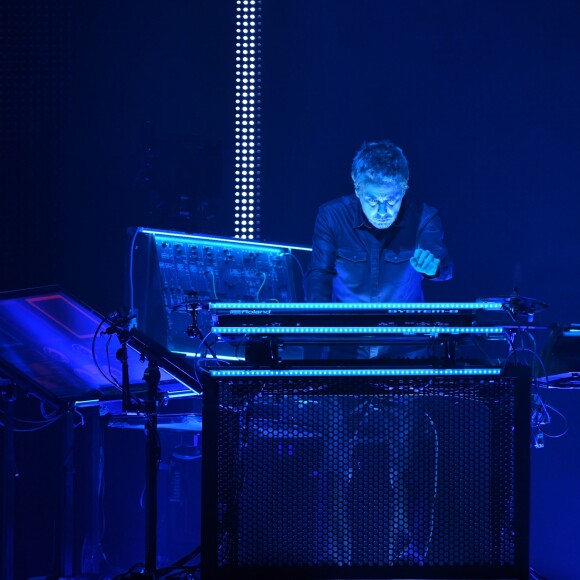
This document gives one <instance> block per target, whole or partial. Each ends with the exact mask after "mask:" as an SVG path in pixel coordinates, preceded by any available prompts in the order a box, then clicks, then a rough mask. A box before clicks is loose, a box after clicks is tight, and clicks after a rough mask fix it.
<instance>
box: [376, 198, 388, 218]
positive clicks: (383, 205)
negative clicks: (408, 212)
mask: <svg viewBox="0 0 580 580" xmlns="http://www.w3.org/2000/svg"><path fill="white" fill-rule="evenodd" d="M391 209H392V208H391V206H390V205H389V204H388V202H386V201H380V202H379V208H378V210H377V212H378V213H379V214H380V215H389V214H390V213H391Z"/></svg>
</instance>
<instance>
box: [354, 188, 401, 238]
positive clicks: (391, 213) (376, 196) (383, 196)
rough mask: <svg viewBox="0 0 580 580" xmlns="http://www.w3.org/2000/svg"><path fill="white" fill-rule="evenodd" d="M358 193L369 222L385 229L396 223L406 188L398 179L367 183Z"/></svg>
mask: <svg viewBox="0 0 580 580" xmlns="http://www.w3.org/2000/svg"><path fill="white" fill-rule="evenodd" d="M356 195H357V197H358V198H359V199H360V203H361V205H362V209H363V212H364V214H365V215H366V216H367V218H368V220H369V222H371V224H372V225H373V226H374V227H375V228H378V229H379V230H385V229H387V228H389V227H391V226H392V225H393V224H394V223H395V220H396V219H397V215H399V210H400V209H401V202H402V201H403V197H404V195H405V189H404V187H403V186H402V185H401V184H400V183H399V182H396V181H387V182H385V183H365V184H363V185H361V186H360V188H359V190H358V191H357V193H356Z"/></svg>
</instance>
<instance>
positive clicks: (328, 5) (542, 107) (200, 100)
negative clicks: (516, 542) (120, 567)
mask: <svg viewBox="0 0 580 580" xmlns="http://www.w3.org/2000/svg"><path fill="white" fill-rule="evenodd" d="M79 4H80V3H77V2H73V1H72V0H55V1H53V2H40V1H33V0H23V1H19V2H7V3H3V6H2V8H0V14H1V16H2V18H1V25H2V30H3V40H2V43H3V45H2V53H3V56H2V59H1V61H0V66H1V69H0V82H1V83H2V93H1V99H2V108H1V112H0V115H1V118H2V125H3V129H2V134H1V136H0V154H1V157H0V160H1V163H2V177H1V183H0V185H1V188H2V192H1V202H0V203H1V212H0V228H1V231H2V238H3V244H2V249H1V250H0V252H1V253H0V259H1V263H2V276H1V278H0V289H1V290H13V289H19V288H24V287H31V286H40V285H45V284H49V283H59V284H61V285H62V286H63V287H65V288H66V289H68V290H69V291H71V292H72V293H73V294H75V295H76V296H78V297H79V298H80V299H81V300H83V301H85V302H86V303H88V304H89V305H91V306H92V307H94V308H96V309H97V310H100V311H101V312H109V311H111V310H114V309H116V308H118V307H119V305H120V304H121V303H122V302H123V293H124V285H125V283H126V276H125V263H126V259H127V247H126V243H127V240H126V238H127V233H126V232H127V228H129V227H131V226H140V225H144V226H153V227H161V228H165V229H179V230H185V231H190V232H197V233H216V234H222V235H231V234H232V232H233V142H234V139H233V127H234V118H233V114H234V112H233V106H234V103H233V101H234V72H235V63H234V60H233V59H234V51H235V40H234V34H235V33H234V29H235V4H234V2H233V0H228V1H224V2H222V1H220V2H217V1H215V0H189V1H188V0H165V1H163V2H162V1H154V0H140V1H135V0H127V1H124V2H113V1H112V0H104V1H100V2H94V3H90V4H88V5H87V4H86V3H83V6H82V7H81V6H80V5H79ZM579 27H580V3H578V2H577V1H575V0H527V1H517V0H507V1H506V0H441V1H437V2H433V1H431V0H343V1H341V2H336V1H334V0H293V1H291V2H282V1H278V0H264V1H263V3H262V45H261V51H262V53H261V56H262V60H261V74H262V85H261V93H262V94H261V99H262V102H261V107H262V108H261V125H260V128H261V172H262V173H261V189H262V216H261V222H262V224H261V228H262V230H261V236H262V239H263V240H266V241H272V242H283V243H297V244H302V245H308V244H309V243H310V235H311V231H312V226H313V222H314V218H315V214H316V210H317V207H318V206H319V205H320V204H321V203H323V202H324V201H326V200H329V199H331V198H333V197H336V196H339V195H344V194H348V193H350V192H351V182H350V176H349V170H350V162H351V159H352V156H353V155H354V153H355V151H356V149H357V148H358V147H359V146H360V144H361V143H362V142H363V141H364V140H371V139H382V138H390V139H392V140H394V141H395V142H397V143H398V144H399V145H400V146H401V147H402V148H403V149H404V151H405V153H406V155H407V157H408V159H409V163H410V169H411V179H410V191H409V195H417V196H418V197H421V198H422V199H424V200H425V201H427V202H428V203H430V204H432V205H434V206H436V207H437V208H438V209H439V210H440V213H441V215H442V218H443V222H444V226H445V231H446V235H447V243H448V246H449V248H450V250H451V252H452V254H453V256H454V259H455V262H456V269H457V274H456V277H455V279H454V280H453V281H451V282H449V283H445V284H431V285H429V286H428V287H427V289H426V290H427V299H429V300H473V299H475V298H478V297H482V296H501V295H507V294H510V293H511V292H512V291H513V289H514V288H517V289H518V291H519V292H520V293H521V294H523V295H524V296H530V297H533V298H537V299H540V300H543V301H546V302H548V303H549V305H550V307H549V309H547V310H546V311H544V312H542V313H540V314H539V315H538V316H537V317H536V321H537V322H538V323H540V324H544V325H549V324H551V323H567V322H573V321H580V301H579V299H578V291H577V285H578V283H579V282H580V261H579V260H578V255H579V254H580V239H579V236H578V233H577V232H578V228H577V224H578V221H579V219H580V196H579V191H578V183H579V181H580V115H579V105H578V103H579V102H580V74H579V73H580V40H579V38H578V30H579ZM183 194H185V195H186V196H188V197H189V201H186V202H179V201H176V200H179V197H180V196H181V195H183ZM179 203H185V204H186V206H187V207H186V209H187V210H188V211H189V212H190V213H189V215H190V217H189V218H183V217H179V216H178V214H177V211H176V209H177V210H178V209H179V208H176V204H177V205H179ZM579 398H580V394H578V393H576V392H565V393H551V394H550V395H549V396H548V397H547V401H548V402H549V403H552V404H553V405H554V406H555V407H556V408H557V409H558V410H559V411H561V412H562V413H563V414H564V415H565V416H566V418H567V420H568V423H569V432H568V433H567V434H566V435H565V436H564V437H563V438H561V439H558V440H554V439H548V440H547V442H546V447H545V448H544V449H542V450H533V452H532V460H533V481H532V484H533V485H532V488H533V497H532V524H533V526H532V553H531V560H532V564H533V566H534V567H535V568H537V569H538V570H539V571H540V572H541V573H543V574H544V575H546V576H547V577H548V578H551V579H555V580H568V579H570V580H571V579H573V578H575V577H576V572H575V571H576V570H577V569H578V568H580V556H578V555H577V553H576V552H577V551H576V546H575V539H576V538H578V537H579V535H580V525H579V524H578V521H579V520H580V503H579V502H580V500H579V499H578V493H577V489H578V487H579V486H580V474H579V469H578V467H577V460H576V457H577V448H578V443H579V442H580V433H579V427H578V419H579V415H580V401H579ZM559 428H560V424H559V423H557V417H556V415H555V414H554V425H553V432H554V433H555V432H558V431H559ZM29 441H30V440H29Z"/></svg>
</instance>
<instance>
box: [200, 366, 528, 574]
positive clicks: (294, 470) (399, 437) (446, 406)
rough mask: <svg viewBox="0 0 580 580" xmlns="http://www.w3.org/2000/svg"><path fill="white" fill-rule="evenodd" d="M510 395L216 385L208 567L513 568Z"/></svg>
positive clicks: (490, 386)
mask: <svg viewBox="0 0 580 580" xmlns="http://www.w3.org/2000/svg"><path fill="white" fill-rule="evenodd" d="M515 385H516V381H514V380H513V379H510V378H493V379H492V378H489V377H486V378H482V377H470V378H456V379H455V378H454V379H453V380H450V379H449V378H431V377H430V378H416V377H406V378H402V379H398V378H389V379H387V380H384V379H381V380H379V381H377V380H376V379H369V378H362V377H361V378H355V379H353V378H347V379H346V378H345V379H340V378H333V379H330V380H329V379H322V378H313V379H304V380H301V379H283V380H279V379H266V380H252V379H240V380H237V381H218V382H216V388H217V406H218V409H219V411H218V413H217V418H218V421H217V430H216V435H217V444H216V453H217V466H216V467H217V469H216V470H215V475H216V477H215V481H213V482H210V483H211V484H212V485H213V484H215V485H216V492H215V493H216V494H217V497H216V506H215V510H216V514H215V515H216V518H215V521H216V524H217V525H216V529H215V530H211V531H210V533H215V535H216V538H215V546H216V560H217V561H216V562H215V564H216V569H217V570H220V569H221V570H222V571H228V570H230V571H233V570H235V571H239V570H249V569H262V570H270V571H271V572H272V574H273V575H272V577H275V573H276V571H277V570H282V569H289V568H290V569H292V568H295V569H296V570H298V569H300V570H302V572H304V571H305V570H310V573H311V575H310V576H309V575H308V574H305V573H303V574H302V575H300V576H297V577H316V574H317V573H318V574H321V572H322V570H327V569H332V570H341V571H343V572H344V576H336V573H334V576H333V577H353V576H352V571H353V570H356V569H359V568H360V567H365V568H370V569H375V568H376V569H377V570H381V569H382V570H383V571H384V570H385V569H387V570H391V571H394V570H398V571H399V572H398V573H400V571H401V570H405V571H406V574H405V575H406V577H414V576H413V569H417V570H420V571H421V573H420V575H419V576H418V577H428V576H426V575H425V574H426V571H427V570H428V569H441V567H446V568H449V567H457V568H458V569H462V570H465V569H470V568H472V569H474V570H475V569H477V570H479V571H480V570H481V569H483V568H490V567H492V568H493V567H497V568H498V569H501V568H502V567H503V568H504V569H505V567H506V566H507V567H508V568H509V567H510V566H513V565H515V564H516V553H517V552H516V544H517V542H518V540H519V538H518V533H517V529H516V526H515V524H514V521H515V520H514V507H513V498H514V485H515V468H516V466H515V462H514V457H515V454H514V445H515V441H514V425H515V419H516V411H515V404H514V402H515V391H516V389H515ZM204 421H205V418H204ZM206 427H207V425H206V423H204V429H206ZM207 481H208V480H207V479H206V482H207ZM208 509H210V510H211V509H212V506H211V505H210V506H209V507H208ZM210 545H212V542H210ZM322 576H323V575H321V577H322ZM387 577H388V576H387ZM434 577H436V576H434ZM465 577H469V575H466V576H465ZM489 577H493V576H489Z"/></svg>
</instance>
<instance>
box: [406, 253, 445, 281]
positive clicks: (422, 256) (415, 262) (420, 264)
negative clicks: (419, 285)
mask: <svg viewBox="0 0 580 580" xmlns="http://www.w3.org/2000/svg"><path fill="white" fill-rule="evenodd" d="M440 262H441V260H440V259H439V258H436V257H435V256H434V255H433V254H432V253H431V252H430V251H429V250H422V249H421V248H417V249H416V250H415V253H414V254H413V257H412V258H411V266H413V268H415V270H417V272H419V274H425V276H435V275H436V274H437V270H438V269H439V263H440Z"/></svg>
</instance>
